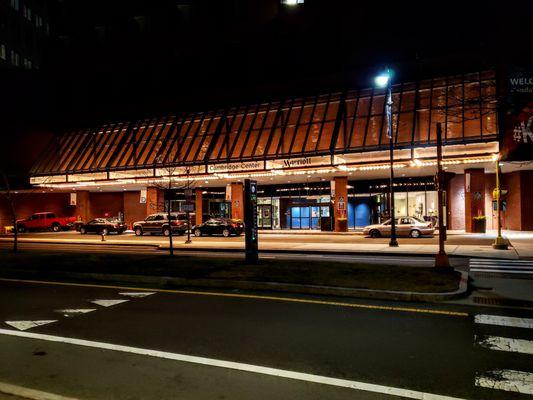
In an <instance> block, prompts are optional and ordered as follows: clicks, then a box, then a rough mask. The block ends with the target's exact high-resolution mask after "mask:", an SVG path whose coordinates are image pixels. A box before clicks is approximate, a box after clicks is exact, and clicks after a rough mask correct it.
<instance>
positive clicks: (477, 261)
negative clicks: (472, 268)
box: [470, 258, 533, 265]
mask: <svg viewBox="0 0 533 400" xmlns="http://www.w3.org/2000/svg"><path fill="white" fill-rule="evenodd" d="M489 263H492V264H499V263H509V264H525V265H533V261H531V260H509V259H504V258H501V259H492V258H490V259H474V258H471V259H470V264H489Z"/></svg>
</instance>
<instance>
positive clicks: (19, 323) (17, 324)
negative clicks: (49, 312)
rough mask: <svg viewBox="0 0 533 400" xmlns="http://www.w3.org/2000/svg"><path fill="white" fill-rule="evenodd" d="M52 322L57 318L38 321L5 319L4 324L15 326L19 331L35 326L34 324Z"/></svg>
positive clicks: (39, 324) (40, 324)
mask: <svg viewBox="0 0 533 400" xmlns="http://www.w3.org/2000/svg"><path fill="white" fill-rule="evenodd" d="M52 322H57V319H45V320H38V321H5V323H6V324H8V325H10V326H12V327H13V328H17V329H18V330H19V331H25V330H27V329H31V328H35V327H36V326H42V325H46V324H51V323H52Z"/></svg>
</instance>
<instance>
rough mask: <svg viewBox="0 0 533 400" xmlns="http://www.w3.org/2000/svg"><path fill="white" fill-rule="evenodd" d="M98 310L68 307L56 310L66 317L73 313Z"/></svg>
mask: <svg viewBox="0 0 533 400" xmlns="http://www.w3.org/2000/svg"><path fill="white" fill-rule="evenodd" d="M92 311H96V308H66V309H64V310H56V312H58V313H61V314H63V316H64V317H70V316H72V315H79V314H87V313H90V312H92Z"/></svg>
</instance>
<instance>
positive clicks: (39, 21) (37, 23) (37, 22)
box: [35, 14, 43, 28]
mask: <svg viewBox="0 0 533 400" xmlns="http://www.w3.org/2000/svg"><path fill="white" fill-rule="evenodd" d="M42 26H43V18H42V17H41V16H40V15H37V14H35V27H36V28H41V27H42Z"/></svg>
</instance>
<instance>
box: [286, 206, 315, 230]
mask: <svg viewBox="0 0 533 400" xmlns="http://www.w3.org/2000/svg"><path fill="white" fill-rule="evenodd" d="M320 208H321V207H320V206H293V207H291V229H320Z"/></svg>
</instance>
